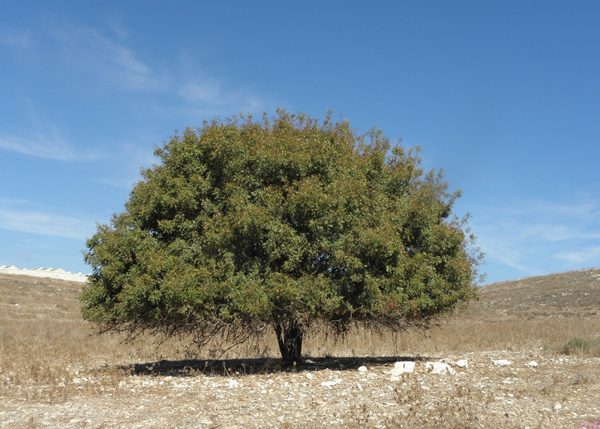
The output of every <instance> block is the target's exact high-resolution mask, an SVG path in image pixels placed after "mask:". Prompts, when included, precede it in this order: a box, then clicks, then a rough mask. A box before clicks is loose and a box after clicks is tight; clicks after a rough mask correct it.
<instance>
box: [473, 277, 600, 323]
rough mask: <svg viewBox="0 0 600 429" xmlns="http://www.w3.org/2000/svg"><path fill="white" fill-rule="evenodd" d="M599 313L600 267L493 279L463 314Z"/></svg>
mask: <svg viewBox="0 0 600 429" xmlns="http://www.w3.org/2000/svg"><path fill="white" fill-rule="evenodd" d="M599 314H600V268H587V269H583V270H577V271H568V272H565V273H559V274H550V275H546V276H539V277H529V278H525V279H519V280H512V281H507V282H501V283H494V284H491V285H487V286H482V287H481V288H480V299H479V301H477V302H472V303H471V304H470V305H469V307H468V309H467V311H466V312H465V315H470V316H475V315H479V316H480V317H483V316H485V315H488V316H494V315H496V316H497V315H500V316H502V315H515V316H525V317H532V316H550V317H559V316H586V317H587V316H596V315H599Z"/></svg>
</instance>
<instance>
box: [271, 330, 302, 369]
mask: <svg viewBox="0 0 600 429" xmlns="http://www.w3.org/2000/svg"><path fill="white" fill-rule="evenodd" d="M274 328H275V334H277V342H278V343H279V351H280V352H281V362H282V364H283V365H284V366H292V365H294V363H300V362H301V361H302V336H303V332H302V328H301V327H300V326H299V325H298V323H296V322H295V321H292V322H287V323H286V322H283V323H281V322H275V325H274Z"/></svg>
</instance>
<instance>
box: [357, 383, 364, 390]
mask: <svg viewBox="0 0 600 429" xmlns="http://www.w3.org/2000/svg"><path fill="white" fill-rule="evenodd" d="M356 387H358V390H360V391H361V392H362V391H363V388H362V386H361V384H360V383H356Z"/></svg>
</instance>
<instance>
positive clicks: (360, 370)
mask: <svg viewBox="0 0 600 429" xmlns="http://www.w3.org/2000/svg"><path fill="white" fill-rule="evenodd" d="M367 371H368V369H367V367H366V366H364V365H363V366H361V367H359V368H358V372H367Z"/></svg>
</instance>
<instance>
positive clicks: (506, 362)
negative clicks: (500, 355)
mask: <svg viewBox="0 0 600 429" xmlns="http://www.w3.org/2000/svg"><path fill="white" fill-rule="evenodd" d="M492 362H493V363H494V365H496V366H509V365H512V362H511V361H509V360H506V359H498V360H492Z"/></svg>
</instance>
